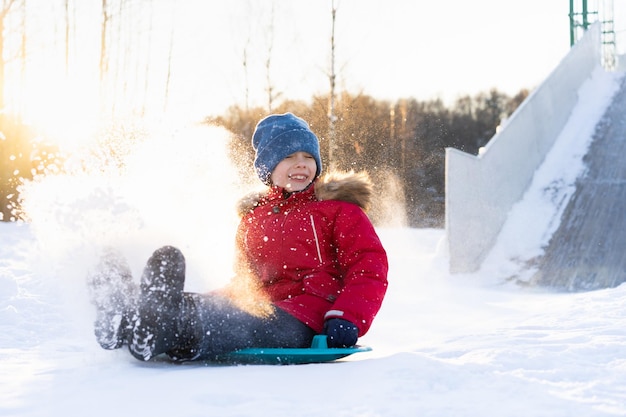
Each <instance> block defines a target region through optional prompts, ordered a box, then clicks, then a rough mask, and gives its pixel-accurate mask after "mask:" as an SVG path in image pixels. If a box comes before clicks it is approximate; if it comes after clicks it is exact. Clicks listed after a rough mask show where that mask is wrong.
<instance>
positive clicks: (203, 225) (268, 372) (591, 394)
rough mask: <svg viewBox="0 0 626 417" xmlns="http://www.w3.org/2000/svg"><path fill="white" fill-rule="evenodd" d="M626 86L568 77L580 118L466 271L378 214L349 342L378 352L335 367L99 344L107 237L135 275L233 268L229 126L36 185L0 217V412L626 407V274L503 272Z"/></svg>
mask: <svg viewBox="0 0 626 417" xmlns="http://www.w3.org/2000/svg"><path fill="white" fill-rule="evenodd" d="M622 75H623V74H622ZM619 81H620V79H619V78H618V77H617V76H616V75H614V74H608V73H606V72H604V71H601V70H599V69H598V70H597V71H594V73H593V76H592V77H590V79H588V80H587V81H586V82H585V83H584V84H583V85H582V86H581V88H580V89H579V90H578V93H579V95H580V100H579V103H578V105H577V106H576V107H575V108H574V110H573V112H572V115H573V116H572V117H571V118H570V120H569V121H568V122H567V124H566V125H565V127H564V128H563V131H562V134H561V135H559V137H558V138H557V141H556V143H555V145H554V147H553V149H552V150H551V151H550V152H549V153H548V155H547V156H546V160H545V161H546V162H545V163H544V164H542V165H541V167H540V168H539V169H538V170H537V174H536V175H535V177H534V178H533V181H532V183H531V185H530V186H529V189H528V190H527V192H526V193H525V195H524V197H523V198H522V200H521V201H520V202H519V203H518V204H516V205H515V207H514V208H513V209H512V210H511V212H510V214H509V216H508V219H507V222H506V224H505V227H504V228H503V231H502V233H500V235H499V236H498V239H497V241H496V244H495V246H494V249H493V250H492V252H491V253H490V255H489V257H488V258H487V259H486V260H485V263H484V264H483V266H482V268H481V269H480V270H479V271H477V272H476V273H472V274H450V273H449V268H448V265H449V264H448V261H449V260H448V255H447V252H446V249H445V248H446V245H445V231H444V230H443V229H409V228H406V227H403V226H402V225H401V224H388V225H380V226H378V227H377V232H378V233H379V235H380V237H381V241H382V243H383V245H384V246H385V248H386V250H387V253H388V256H389V261H390V269H389V288H388V292H387V295H386V297H385V300H384V302H383V306H382V309H381V310H380V313H379V314H378V316H377V317H376V319H375V321H374V323H373V326H372V328H371V330H370V331H369V332H368V334H367V335H365V336H364V337H363V338H361V339H360V340H359V343H360V344H363V345H366V346H369V347H371V348H372V351H371V352H366V353H359V354H355V355H353V356H351V357H349V358H347V359H345V360H343V361H341V362H339V363H331V364H311V365H294V366H264V365H248V366H219V365H213V364H205V363H193V364H185V365H173V364H171V363H169V362H167V361H166V360H160V359H159V360H155V361H151V362H147V363H144V362H139V361H137V360H135V359H134V358H132V357H131V356H130V354H129V353H128V351H127V350H126V349H125V348H122V349H119V350H116V351H105V350H103V349H101V348H100V347H99V346H98V345H97V343H96V341H95V337H94V336H93V327H92V326H93V319H94V317H95V311H94V309H93V307H92V306H91V305H90V304H89V302H88V301H87V289H86V286H85V281H84V277H85V275H86V272H87V271H88V270H89V268H90V267H92V266H93V264H95V262H96V261H97V259H98V258H97V254H98V249H99V248H102V247H104V246H107V245H111V244H115V246H116V247H118V248H119V249H120V251H121V252H122V253H123V254H124V255H126V256H127V257H128V259H129V263H130V266H131V269H132V270H133V273H134V275H135V281H136V282H137V281H138V277H139V274H140V273H141V269H142V267H143V265H144V263H145V260H146V259H147V258H148V256H149V255H150V253H151V251H152V250H154V249H155V248H157V247H159V246H160V245H162V244H164V243H169V244H175V245H177V246H178V247H180V248H181V250H182V251H183V253H184V254H185V256H186V259H187V262H188V263H187V266H188V267H187V280H186V283H185V285H186V287H185V289H186V291H200V292H203V291H206V290H210V289H215V288H217V287H219V286H221V285H223V284H225V283H226V282H227V281H228V278H229V275H228V274H227V272H228V271H232V269H230V268H231V266H230V265H229V261H230V260H232V255H233V250H232V249H233V247H234V245H233V243H234V242H233V240H232V239H233V235H234V228H235V227H236V220H234V217H236V216H234V215H233V216H229V215H224V213H231V214H232V211H233V205H234V202H235V201H236V199H237V198H239V197H240V196H241V195H243V194H244V193H242V190H241V189H239V188H237V187H236V186H234V185H232V184H230V183H229V182H228V181H226V180H225V179H226V178H231V175H232V174H233V173H234V172H236V169H235V167H233V166H232V164H231V163H230V162H229V161H228V158H227V157H226V152H225V140H219V139H220V138H221V139H224V138H223V136H220V135H223V132H221V131H219V130H216V129H214V128H210V127H207V126H202V127H195V128H193V129H190V130H188V131H184V132H180V134H179V136H177V137H172V136H168V135H165V136H164V137H162V138H160V140H157V141H150V142H146V143H143V144H142V145H143V146H137V147H136V148H134V149H130V152H129V153H128V154H127V155H125V161H124V162H125V164H124V166H125V169H120V168H119V167H118V166H117V165H116V166H107V165H106V164H105V165H103V166H98V165H97V163H98V162H99V161H98V158H95V160H93V161H92V162H93V164H92V165H91V166H90V167H91V168H92V169H91V170H90V171H87V170H82V171H79V172H76V173H69V172H68V173H64V174H61V175H57V176H48V177H44V178H40V179H39V180H38V181H35V182H32V183H29V184H28V186H27V191H26V193H25V194H24V197H25V208H26V210H27V213H28V214H29V216H30V221H29V222H28V223H25V224H21V223H2V222H0V399H1V401H0V414H1V415H3V416H11V417H13V416H20V417H48V416H52V415H54V416H75V415H81V416H82V415H89V416H92V417H100V416H111V415H149V416H155V417H157V416H158V417H161V416H173V415H175V416H181V417H196V416H221V417H244V416H256V417H293V416H297V417H309V416H310V417H313V416H321V415H332V416H342V417H364V416H367V417H388V416H397V417H413V416H427V417H475V416H482V417H529V416H532V417H571V416H576V417H615V416H624V415H625V410H626V395H625V393H626V359H625V358H624V351H625V348H626V331H625V329H626V310H625V309H624V305H625V303H626V285H621V286H619V287H617V288H606V289H602V290H597V291H590V292H579V293H567V292H559V291H553V290H549V289H546V288H538V287H533V286H525V285H516V284H515V283H513V282H511V281H510V280H509V279H508V278H510V277H518V278H519V279H521V280H522V281H525V280H527V279H528V278H529V277H530V276H531V275H532V272H533V270H532V267H530V268H528V267H526V266H527V265H528V263H527V261H528V260H530V259H533V258H535V257H536V256H539V255H540V254H541V253H542V245H543V244H544V243H545V241H546V239H549V236H548V235H549V232H550V229H552V228H556V227H558V223H559V213H561V211H562V206H563V205H565V204H566V201H567V200H568V198H569V197H571V193H570V191H571V190H570V188H571V187H572V186H573V184H574V183H575V181H576V178H577V177H578V176H579V175H581V174H582V173H583V172H584V163H583V157H584V155H585V150H586V149H587V148H588V146H589V144H590V142H591V132H592V131H593V129H590V126H593V125H594V124H595V123H597V122H598V121H599V118H600V115H601V114H602V113H603V111H602V110H603V109H605V108H606V107H607V105H608V104H609V103H610V98H611V96H612V94H614V93H615V91H617V89H618V87H619ZM622 85H623V83H622ZM571 132H575V134H574V135H571V134H570V133H571ZM207 137H209V138H211V139H213V140H207ZM572 139H574V140H572ZM181 141H184V142H185V144H186V145H187V146H186V147H185V149H182V147H181V146H179V145H180V143H181ZM165 157H167V158H168V162H169V163H168V164H163V163H162V161H163V160H164V158H165ZM207 161H208V163H207ZM148 179H151V180H152V181H148ZM233 180H238V179H237V178H233ZM546 190H549V191H550V192H548V193H546ZM163 195H167V196H168V197H169V198H167V199H163ZM557 195H558V197H559V198H554V197H555V196H557ZM216 196H219V197H218V198H215V197H216ZM390 206H391V205H390ZM173 213H177V214H178V215H172V214H173ZM390 217H392V216H390ZM398 217H401V216H398ZM207 230H210V233H207ZM613 250H621V248H613Z"/></svg>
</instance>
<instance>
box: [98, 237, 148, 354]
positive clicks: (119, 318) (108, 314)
mask: <svg viewBox="0 0 626 417" xmlns="http://www.w3.org/2000/svg"><path fill="white" fill-rule="evenodd" d="M87 288H88V291H89V297H90V301H91V303H92V304H93V305H94V306H95V307H96V320H95V322H94V334H95V335H96V340H97V341H98V343H99V344H100V346H102V348H103V349H118V348H120V347H122V345H123V344H124V342H125V341H126V340H127V339H128V336H129V334H130V329H131V327H132V324H131V323H132V321H133V315H134V311H135V303H136V298H137V288H136V286H135V285H134V284H133V282H132V275H131V272H130V267H129V266H128V263H127V262H126V259H124V257H123V256H122V255H121V254H119V253H118V252H116V251H115V250H113V249H106V250H105V252H104V254H103V256H102V258H101V259H100V262H99V263H98V265H97V266H96V268H95V269H94V270H93V271H90V272H89V273H88V274H87Z"/></svg>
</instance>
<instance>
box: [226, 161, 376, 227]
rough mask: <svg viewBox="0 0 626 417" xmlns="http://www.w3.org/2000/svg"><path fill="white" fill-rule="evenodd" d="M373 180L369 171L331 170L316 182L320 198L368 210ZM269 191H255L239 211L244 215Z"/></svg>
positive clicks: (244, 199)
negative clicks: (343, 202)
mask: <svg viewBox="0 0 626 417" xmlns="http://www.w3.org/2000/svg"><path fill="white" fill-rule="evenodd" d="M372 188H373V185H372V181H371V180H370V177H369V175H368V174H367V172H357V173H355V172H353V171H350V172H330V173H328V174H325V175H323V176H321V177H320V178H319V179H317V180H316V182H315V196H316V197H317V199H318V200H320V201H323V200H339V201H346V202H348V203H353V204H356V205H358V206H359V207H361V208H362V209H363V210H367V209H369V207H370V204H371V200H372ZM266 193H267V191H254V192H251V193H249V194H248V195H246V196H244V197H243V198H242V199H241V200H239V203H238V204H237V212H238V213H239V215H240V216H243V215H244V214H246V213H247V212H249V211H250V210H252V209H254V207H256V206H257V204H258V203H259V201H260V200H261V198H263V196H264V195H266Z"/></svg>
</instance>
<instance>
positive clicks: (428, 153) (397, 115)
mask: <svg viewBox="0 0 626 417" xmlns="http://www.w3.org/2000/svg"><path fill="white" fill-rule="evenodd" d="M527 96H528V90H526V89H523V90H520V91H519V92H518V93H517V94H515V95H514V96H509V95H507V94H504V93H502V92H500V91H498V90H497V89H492V90H490V91H488V92H482V93H478V94H476V95H474V96H469V95H465V96H461V97H459V98H458V99H457V100H456V101H455V102H454V103H453V104H452V105H451V106H446V105H445V103H444V102H443V101H442V100H441V99H431V100H426V101H420V100H417V99H415V98H407V99H401V100H398V101H395V102H389V101H385V100H377V99H375V98H373V97H371V96H368V95H366V94H351V93H347V92H343V93H341V94H339V95H338V97H337V98H336V104H335V118H336V119H335V123H334V124H332V125H331V124H330V123H329V121H328V117H329V116H328V107H327V106H328V102H329V97H328V96H316V97H313V99H312V100H311V102H310V103H306V102H302V101H290V100H286V101H284V102H282V103H281V104H280V105H279V106H277V107H275V108H274V112H275V113H283V112H287V111H289V112H292V113H294V114H297V115H299V116H300V117H302V118H304V119H305V120H307V121H308V122H309V124H310V126H311V129H312V130H313V131H314V132H315V134H316V135H317V136H318V137H319V138H320V145H321V152H322V158H323V161H324V163H325V164H326V168H327V170H328V168H331V169H336V170H342V171H349V170H354V171H362V170H365V171H367V172H368V173H369V174H370V176H371V177H372V178H373V179H374V182H375V187H376V191H377V196H376V198H377V199H379V200H385V199H391V198H395V199H398V201H399V202H400V203H401V204H402V205H403V206H404V210H405V213H406V220H407V223H408V224H407V225H408V226H410V227H443V226H444V214H445V207H444V201H445V178H444V174H445V148H447V147H453V148H456V149H460V150H462V151H465V152H467V153H470V154H474V155H476V154H478V152H479V149H480V148H481V147H482V146H484V145H485V144H486V143H487V142H488V141H489V139H491V137H493V135H494V134H495V133H496V130H497V129H498V126H499V125H500V124H501V122H502V121H503V120H504V119H506V118H507V117H508V116H509V115H510V114H511V113H513V111H514V110H515V109H516V108H517V107H518V106H519V105H520V104H521V103H522V101H523V100H524V99H525V98H526V97H527ZM266 114H267V111H266V109H264V108H260V107H259V108H248V109H246V108H242V107H240V106H237V105H235V106H232V107H230V108H229V109H228V110H227V111H226V112H225V114H223V115H221V116H217V117H207V118H206V120H205V122H206V123H208V124H214V125H219V126H222V127H224V128H226V129H227V130H229V131H230V132H231V133H232V134H233V135H232V139H231V142H230V144H229V154H230V157H231V159H232V160H233V161H234V162H235V163H236V165H237V166H240V167H242V168H241V169H242V170H249V169H250V167H251V166H252V161H253V159H254V152H253V149H252V147H251V144H250V138H251V137H252V133H253V131H254V127H255V125H256V123H257V122H258V121H259V120H260V119H261V118H263V117H264V116H265V115H266ZM329 126H332V127H329ZM329 128H333V129H334V130H335V132H334V135H333V138H334V140H335V142H336V143H334V144H331V143H330V140H329V138H330V135H329ZM331 146H333V148H332V159H330V160H329V158H330V157H331V154H330V152H329V151H330V147H331ZM242 174H250V172H245V173H244V172H242ZM390 181H392V182H393V184H394V187H391V188H393V189H394V193H395V195H390V192H391V191H390ZM398 190H399V195H397V192H398Z"/></svg>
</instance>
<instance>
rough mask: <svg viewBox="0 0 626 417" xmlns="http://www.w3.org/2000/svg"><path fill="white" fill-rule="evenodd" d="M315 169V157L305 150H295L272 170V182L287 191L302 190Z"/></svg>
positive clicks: (309, 180)
mask: <svg viewBox="0 0 626 417" xmlns="http://www.w3.org/2000/svg"><path fill="white" fill-rule="evenodd" d="M316 171H317V163H315V158H313V156H312V155H311V154H309V153H307V152H296V153H292V154H291V155H289V156H287V157H286V158H285V159H283V160H282V161H280V162H279V163H278V165H276V168H274V171H273V172H272V176H271V180H272V184H273V185H276V186H278V187H282V188H284V189H285V190H287V191H289V192H293V191H302V190H304V189H305V188H306V187H307V186H308V185H309V184H310V183H311V182H312V181H313V179H314V177H315V173H316Z"/></svg>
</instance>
